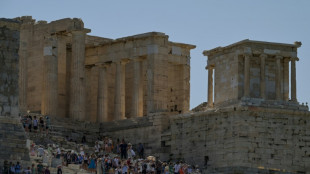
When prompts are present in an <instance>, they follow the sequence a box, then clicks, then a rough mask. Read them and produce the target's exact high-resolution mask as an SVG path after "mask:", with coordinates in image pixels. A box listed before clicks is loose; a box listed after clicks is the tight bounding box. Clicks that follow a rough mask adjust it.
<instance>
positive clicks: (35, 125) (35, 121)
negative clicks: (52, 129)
mask: <svg viewBox="0 0 310 174" xmlns="http://www.w3.org/2000/svg"><path fill="white" fill-rule="evenodd" d="M33 130H34V132H35V133H37V132H38V120H37V116H34V117H33Z"/></svg>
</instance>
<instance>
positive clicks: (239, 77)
mask: <svg viewBox="0 0 310 174" xmlns="http://www.w3.org/2000/svg"><path fill="white" fill-rule="evenodd" d="M300 46H301V43H300V42H295V43H294V44H283V43H273V42H262V41H253V40H248V39H247V40H242V41H240V42H237V43H234V44H232V45H228V46H226V47H217V48H214V49H211V50H206V51H204V52H203V54H204V55H205V56H208V61H207V62H208V65H207V67H206V69H207V70H208V108H213V107H224V106H233V105H253V106H270V105H271V106H272V105H274V106H279V105H285V106H288V107H294V106H299V104H298V102H297V96H296V61H298V60H299V59H298V57H297V48H298V47H300ZM289 64H290V66H289ZM289 67H291V69H289ZM213 74H214V75H213ZM290 77H291V79H289V78H290ZM289 89H290V90H289Z"/></svg>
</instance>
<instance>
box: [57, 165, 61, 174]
mask: <svg viewBox="0 0 310 174" xmlns="http://www.w3.org/2000/svg"><path fill="white" fill-rule="evenodd" d="M57 174H62V170H61V166H60V165H59V166H58V169H57Z"/></svg>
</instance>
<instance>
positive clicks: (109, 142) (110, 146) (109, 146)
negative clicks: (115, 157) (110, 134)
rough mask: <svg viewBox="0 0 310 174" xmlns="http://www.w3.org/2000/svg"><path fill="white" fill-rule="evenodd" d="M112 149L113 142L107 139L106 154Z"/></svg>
mask: <svg viewBox="0 0 310 174" xmlns="http://www.w3.org/2000/svg"><path fill="white" fill-rule="evenodd" d="M112 148H113V141H112V139H111V138H109V139H108V153H111V151H112Z"/></svg>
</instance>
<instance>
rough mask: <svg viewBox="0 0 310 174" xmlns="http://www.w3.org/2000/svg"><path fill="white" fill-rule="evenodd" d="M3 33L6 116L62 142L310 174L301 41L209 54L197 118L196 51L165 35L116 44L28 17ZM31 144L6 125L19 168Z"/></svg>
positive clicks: (75, 25) (239, 168) (211, 165)
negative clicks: (117, 145)
mask: <svg viewBox="0 0 310 174" xmlns="http://www.w3.org/2000/svg"><path fill="white" fill-rule="evenodd" d="M0 32H1V33H0V47H1V50H0V51H1V52H0V58H1V59H0V61H1V62H2V63H1V64H0V66H1V69H0V75H1V79H0V80H1V81H0V95H1V98H0V99H1V100H0V102H1V103H0V108H1V110H0V111H1V115H3V114H4V115H17V113H18V109H20V110H21V112H26V111H27V110H30V111H31V112H40V113H42V114H48V115H51V116H53V117H51V120H52V123H51V124H52V127H53V129H51V131H55V132H54V133H55V134H57V135H62V136H67V135H69V136H70V137H73V138H75V140H78V138H80V137H81V136H82V135H84V134H85V135H86V136H87V139H88V140H95V139H96V138H97V136H98V135H102V136H106V135H107V136H110V137H114V138H120V139H122V138H125V139H126V140H127V142H130V143H131V144H133V146H136V145H137V144H138V143H140V142H141V143H143V144H144V146H145V153H146V155H155V156H156V157H158V158H159V159H160V160H162V161H163V160H173V161H178V160H182V161H185V162H186V163H189V164H198V165H199V167H200V168H201V169H203V173H286V174H287V173H309V171H310V165H309V164H310V143H309V142H310V141H309V140H310V133H309V128H310V112H309V107H308V105H307V104H306V105H304V104H300V103H299V102H298V100H297V96H296V90H297V89H296V61H297V60H299V58H298V57H297V48H298V47H300V46H301V43H300V42H295V43H294V44H282V43H270V42H261V41H252V40H243V41H240V42H237V43H235V44H232V45H229V46H226V47H217V48H214V49H211V50H207V51H204V52H203V54H204V55H206V56H208V63H207V67H206V68H207V69H208V71H209V73H208V74H209V75H208V84H209V86H208V104H207V106H206V107H199V108H197V109H195V112H194V111H189V88H190V87H189V79H190V74H189V68H190V63H189V62H190V50H191V49H193V48H194V47H195V46H193V45H188V44H181V43H174V42H171V41H169V40H168V36H167V35H165V34H164V33H157V32H151V33H145V34H140V35H135V36H130V37H125V38H120V39H115V40H113V39H107V38H102V37H95V36H90V35H88V34H87V33H89V32H90V30H89V29H86V28H84V24H83V22H82V21H81V20H80V19H62V20H57V21H53V22H51V23H47V22H45V21H38V22H35V20H33V19H32V18H31V17H20V18H16V19H14V20H8V19H1V20H0ZM17 53H18V54H17ZM301 61H302V58H301ZM18 63H19V64H18ZM18 73H19V78H18V79H19V86H18V83H17V74H18ZM18 89H19V92H18ZM18 93H19V94H18ZM17 98H19V108H18V107H17V101H18V100H17ZM202 106H203V105H202ZM54 116H55V117H54ZM57 116H58V117H57ZM65 117H67V118H65ZM125 118H126V119H125ZM73 120H76V121H73ZM79 120H80V121H79ZM88 121H92V122H95V123H101V124H94V123H88ZM67 123H70V124H67ZM8 124H10V125H9V126H7V125H8ZM57 131H58V132H57ZM7 133H9V135H10V136H7ZM14 133H16V135H18V136H20V137H18V138H20V140H19V141H17V140H16V136H15V135H14ZM23 136H24V132H23V129H22V127H21V124H20V123H19V122H18V120H17V119H16V118H12V117H1V119H0V138H1V139H0V142H4V141H11V140H12V142H13V143H10V144H8V145H7V144H4V143H0V147H1V146H3V147H5V148H11V151H14V155H13V156H12V158H11V159H12V160H24V161H25V162H27V160H28V157H27V155H26V154H27V150H26V149H25V148H24V144H25V141H24V140H22V139H25V138H24V137H23ZM14 143H15V144H14ZM16 143H19V144H16ZM15 149H17V150H15ZM19 149H21V150H19ZM15 151H16V152H15ZM7 156H8V153H7V152H2V153H0V157H1V158H6V157H7ZM19 156H21V157H22V158H21V159H19V158H18V157H19ZM1 158H0V161H1V160H2V159H1Z"/></svg>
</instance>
